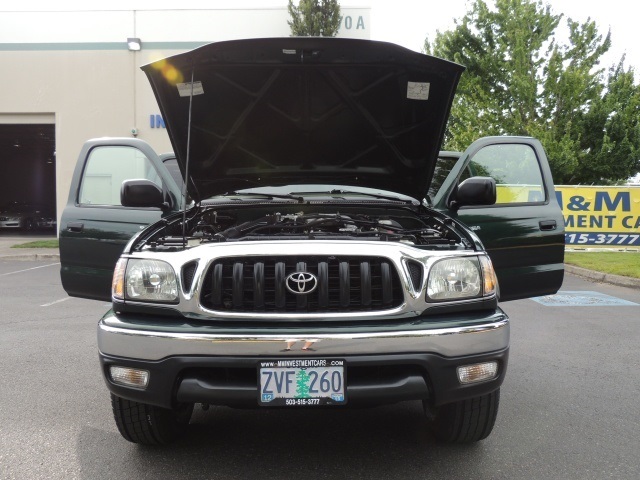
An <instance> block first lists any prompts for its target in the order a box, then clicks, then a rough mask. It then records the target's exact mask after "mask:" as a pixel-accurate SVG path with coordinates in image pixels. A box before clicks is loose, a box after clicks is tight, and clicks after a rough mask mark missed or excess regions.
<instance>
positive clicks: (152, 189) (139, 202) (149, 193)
mask: <svg viewBox="0 0 640 480" xmlns="http://www.w3.org/2000/svg"><path fill="white" fill-rule="evenodd" d="M120 203H121V204H122V205H123V206H124V207H138V208H140V207H157V208H162V209H164V208H165V207H166V204H165V202H164V195H163V193H162V189H161V188H160V187H158V186H157V185H156V184H155V183H153V182H151V181H149V180H145V179H138V180H125V181H124V182H122V186H121V187H120Z"/></svg>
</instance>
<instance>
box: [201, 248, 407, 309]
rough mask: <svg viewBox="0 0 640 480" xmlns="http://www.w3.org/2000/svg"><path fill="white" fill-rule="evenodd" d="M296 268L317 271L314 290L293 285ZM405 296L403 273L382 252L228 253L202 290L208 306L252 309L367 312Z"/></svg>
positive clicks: (396, 302)
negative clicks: (300, 290) (289, 280)
mask: <svg viewBox="0 0 640 480" xmlns="http://www.w3.org/2000/svg"><path fill="white" fill-rule="evenodd" d="M296 272H301V273H309V274H312V275H314V276H315V282H316V283H315V289H313V291H312V292H310V293H302V294H300V293H293V292H292V291H290V290H288V289H287V286H286V283H287V277H288V276H289V275H291V274H292V273H296ZM311 283H313V282H311ZM295 286H296V284H294V287H295ZM291 288H293V287H291ZM293 289H294V290H295V288H293ZM403 301H404V298H403V288H402V284H401V282H400V277H399V275H398V272H397V271H396V269H395V267H394V266H393V265H392V264H391V262H390V261H389V260H387V259H386V258H382V257H350V258H345V257H339V256H311V255H307V256H290V257H285V258H279V259H278V260H277V261H276V260H275V259H273V258H272V257H246V258H245V257H233V258H222V259H219V260H216V261H214V263H213V264H211V265H210V266H209V270H208V272H207V273H206V275H205V281H204V284H203V287H202V292H201V295H200V303H201V304H202V306H203V307H204V308H207V309H210V310H217V311H233V312H246V313H249V314H250V313H254V312H260V313H323V312H326V313H342V312H344V313H346V312H367V311H376V310H386V309H389V308H395V307H399V306H400V305H402V303H403Z"/></svg>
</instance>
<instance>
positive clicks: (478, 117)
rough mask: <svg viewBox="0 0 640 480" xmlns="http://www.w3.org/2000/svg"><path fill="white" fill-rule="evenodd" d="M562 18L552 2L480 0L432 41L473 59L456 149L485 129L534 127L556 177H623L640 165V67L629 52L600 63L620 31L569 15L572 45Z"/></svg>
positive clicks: (453, 139)
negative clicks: (627, 65)
mask: <svg viewBox="0 0 640 480" xmlns="http://www.w3.org/2000/svg"><path fill="white" fill-rule="evenodd" d="M562 17H563V16H562V15H561V14H560V15H557V14H554V13H553V12H552V10H551V8H550V7H549V6H548V5H545V4H543V3H542V1H533V0H495V5H491V6H490V5H488V4H487V3H486V2H485V1H483V0H475V2H474V3H473V4H471V5H470V9H469V11H468V12H467V13H466V15H465V16H464V17H463V18H462V19H460V20H458V21H456V26H455V28H454V29H453V30H450V31H446V32H437V33H436V36H435V38H434V41H433V43H430V42H429V41H428V40H427V41H426V42H425V50H426V52H427V53H431V54H433V55H436V56H439V57H442V58H446V59H448V60H452V61H455V62H458V63H461V64H463V65H465V66H466V67H467V71H466V72H465V73H464V74H463V76H462V78H461V81H460V85H459V88H458V96H457V97H456V100H455V103H454V106H453V108H452V112H451V119H450V121H449V124H448V127H447V128H448V130H447V135H446V148H447V149H458V150H459V149H464V148H465V147H466V146H468V145H469V144H470V143H471V142H472V141H473V140H475V139H476V138H478V137H480V136H484V135H531V136H534V137H537V138H539V139H540V140H541V141H542V143H543V145H544V146H545V149H546V150H547V154H548V156H549V162H550V164H551V169H552V171H553V174H554V180H555V181H556V183H593V182H602V181H615V180H618V179H622V178H627V177H629V176H630V175H632V174H633V173H635V172H636V171H637V170H638V168H640V164H639V163H638V161H635V162H634V160H633V158H636V159H637V158H638V157H637V154H638V150H639V149H640V135H639V134H638V130H637V129H638V111H637V110H635V112H636V113H635V115H633V113H632V112H633V108H634V107H632V105H633V99H635V101H636V102H637V99H638V95H640V87H638V85H636V84H635V83H634V81H633V78H634V76H633V71H632V70H627V71H625V69H624V66H623V63H622V61H621V63H620V64H619V65H618V67H617V68H615V69H614V70H612V71H611V72H610V75H609V77H608V79H607V78H605V77H606V75H605V72H604V69H602V68H601V67H600V66H599V63H600V59H601V57H602V55H603V54H604V53H605V52H607V51H608V49H609V47H610V45H611V38H610V33H609V34H607V35H606V36H605V37H604V38H603V36H602V35H601V34H600V33H599V32H598V29H597V26H596V24H595V22H593V21H591V20H590V19H588V20H587V21H586V22H585V23H578V22H574V21H573V20H571V19H567V20H566V26H567V30H568V41H567V43H566V44H563V43H560V42H558V41H557V40H556V38H558V37H559V36H560V35H559V27H560V25H561V22H562ZM622 107H624V108H622ZM635 108H637V103H636V107H635ZM629 129H630V131H628V130H629ZM625 132H626V136H625V134H624V133H625ZM634 132H635V133H634ZM634 155H635V157H634Z"/></svg>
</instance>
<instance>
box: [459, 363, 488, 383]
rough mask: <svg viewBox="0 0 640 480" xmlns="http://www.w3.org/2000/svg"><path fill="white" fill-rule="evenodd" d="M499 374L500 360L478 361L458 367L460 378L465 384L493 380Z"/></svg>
mask: <svg viewBox="0 0 640 480" xmlns="http://www.w3.org/2000/svg"><path fill="white" fill-rule="evenodd" d="M497 374H498V362H495V361H494V362H485V363H476V364H475V365H465V366H464V367H458V380H460V383H462V384H463V385H466V384H469V383H477V382H482V381H485V380H492V379H494V378H496V375H497Z"/></svg>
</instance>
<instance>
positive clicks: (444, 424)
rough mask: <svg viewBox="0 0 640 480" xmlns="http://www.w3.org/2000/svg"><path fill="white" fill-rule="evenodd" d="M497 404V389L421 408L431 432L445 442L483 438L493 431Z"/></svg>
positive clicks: (468, 441) (464, 441)
mask: <svg viewBox="0 0 640 480" xmlns="http://www.w3.org/2000/svg"><path fill="white" fill-rule="evenodd" d="M499 405H500V389H498V390H496V391H494V392H491V393H489V394H487V395H482V396H479V397H473V398H470V399H467V400H461V401H459V402H454V403H449V404H446V405H443V406H441V407H439V408H438V409H436V410H435V411H430V410H429V407H428V406H427V405H426V404H425V411H426V412H427V413H428V414H429V412H430V415H428V416H429V417H430V418H429V421H430V422H429V423H430V427H431V430H432V431H433V434H434V435H435V436H436V438H437V439H438V440H440V441H441V442H445V443H472V442H477V441H479V440H483V439H485V438H487V437H488V436H489V434H490V433H491V431H492V430H493V425H494V424H495V422H496V417H497V415H498V406H499Z"/></svg>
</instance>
